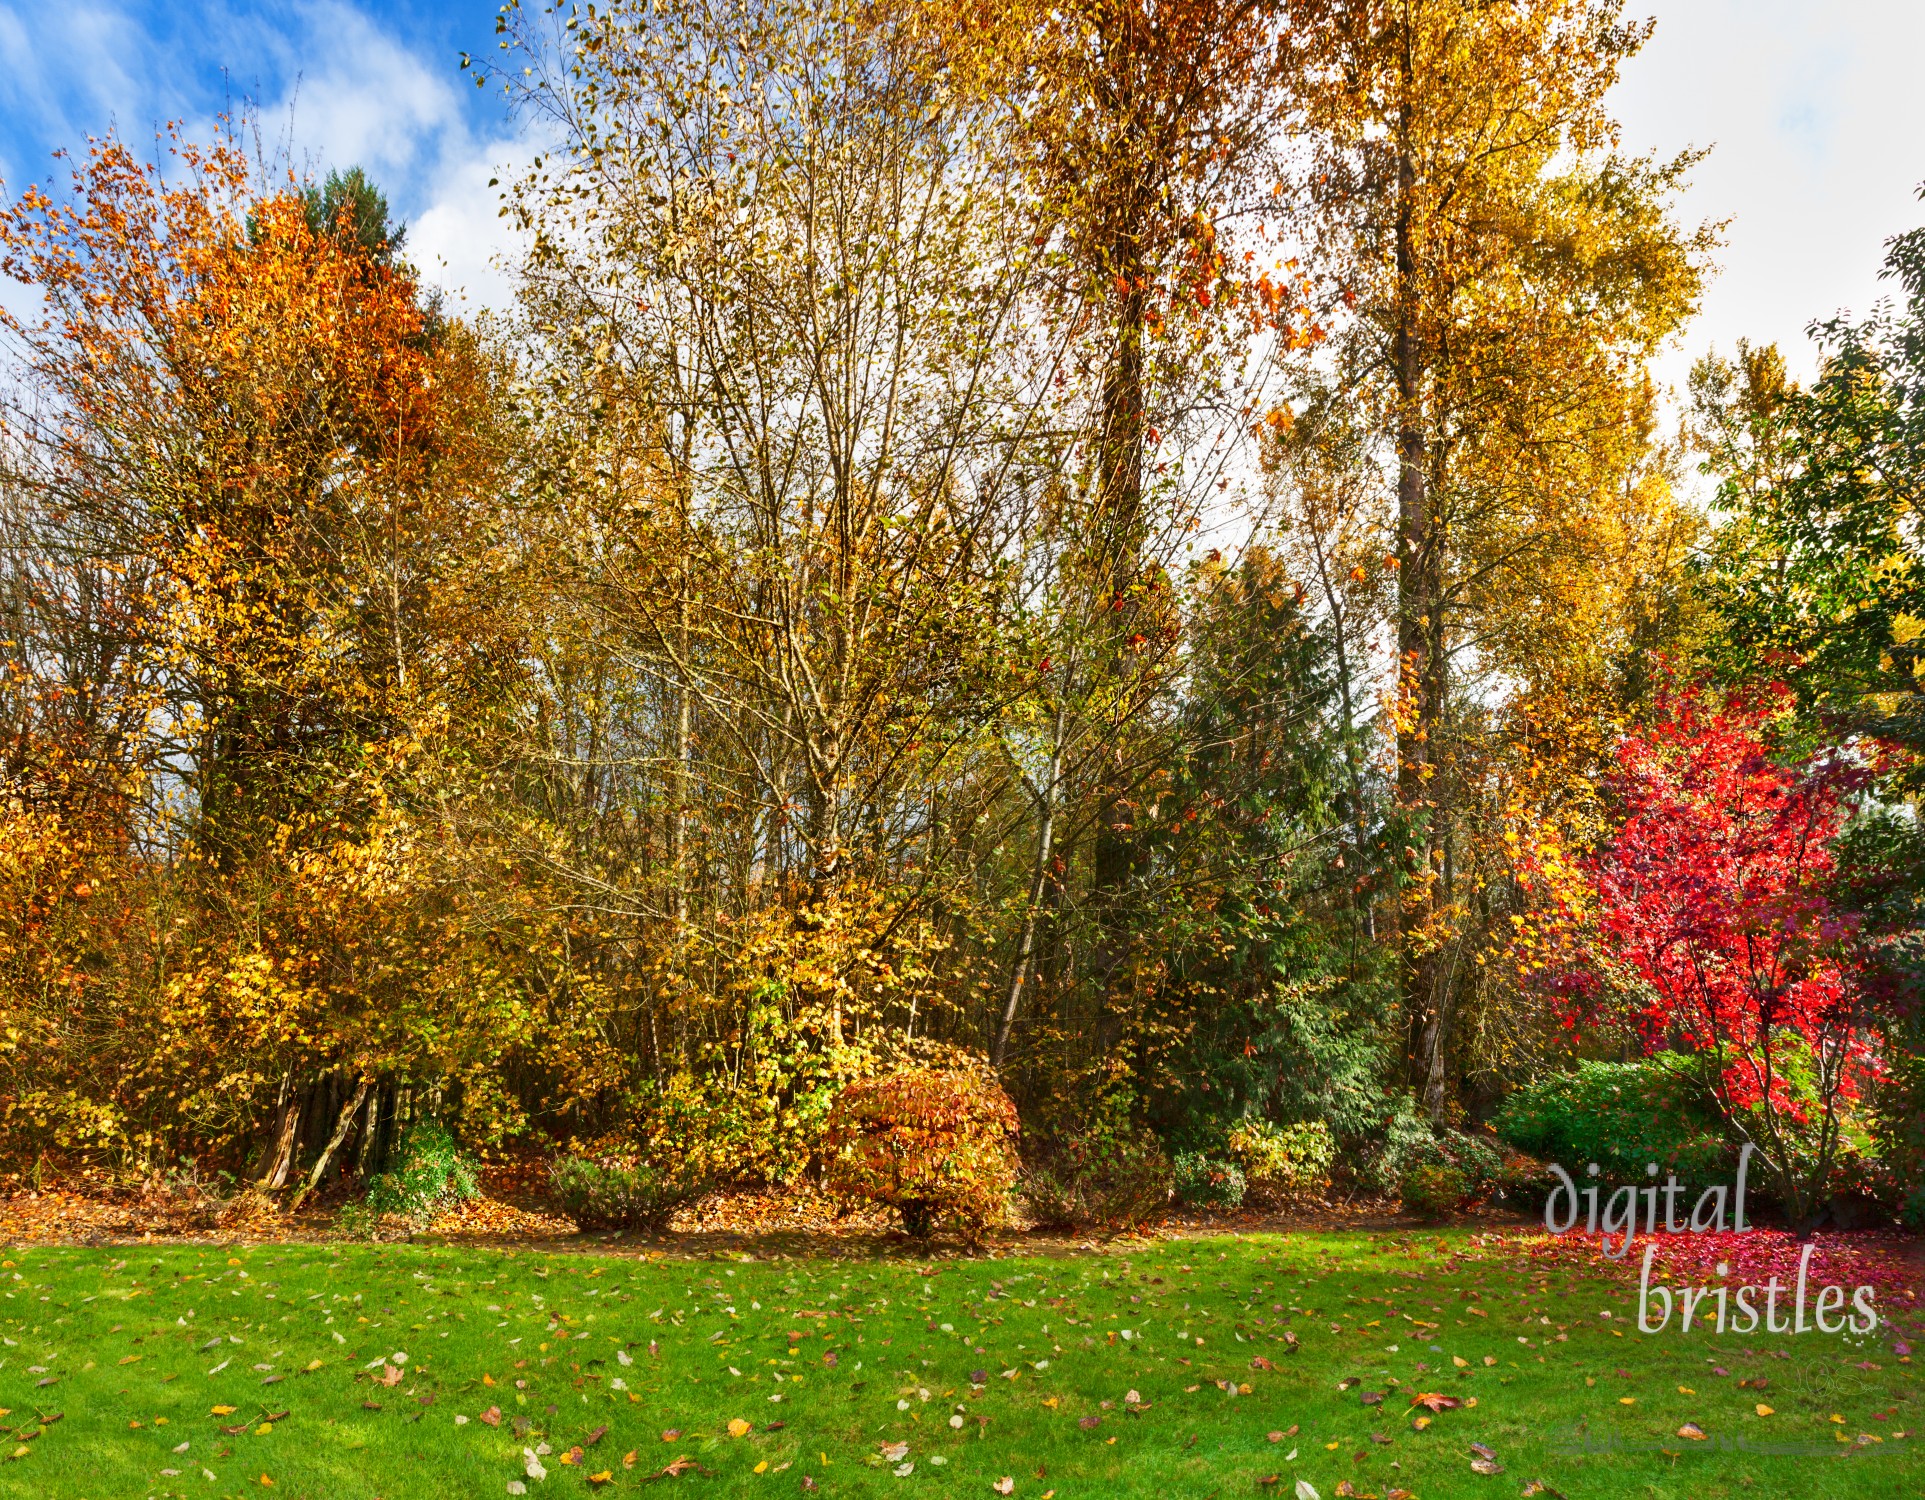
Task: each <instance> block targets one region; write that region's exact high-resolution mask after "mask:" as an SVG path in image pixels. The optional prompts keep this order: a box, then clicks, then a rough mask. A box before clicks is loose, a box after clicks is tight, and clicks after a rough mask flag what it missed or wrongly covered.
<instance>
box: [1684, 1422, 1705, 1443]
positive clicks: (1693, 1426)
mask: <svg viewBox="0 0 1925 1500" xmlns="http://www.w3.org/2000/svg"><path fill="white" fill-rule="evenodd" d="M1678 1436H1679V1437H1681V1438H1690V1439H1691V1441H1692V1442H1694V1443H1702V1442H1703V1441H1704V1440H1705V1436H1704V1429H1703V1428H1702V1427H1700V1426H1699V1425H1698V1424H1697V1423H1696V1422H1686V1423H1685V1424H1684V1426H1682V1427H1680V1428H1679V1429H1678Z"/></svg>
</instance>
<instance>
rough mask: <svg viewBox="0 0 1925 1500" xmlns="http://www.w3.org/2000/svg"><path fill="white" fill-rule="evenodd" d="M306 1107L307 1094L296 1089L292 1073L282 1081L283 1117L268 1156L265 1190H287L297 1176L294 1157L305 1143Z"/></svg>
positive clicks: (262, 1183) (264, 1179) (263, 1185)
mask: <svg viewBox="0 0 1925 1500" xmlns="http://www.w3.org/2000/svg"><path fill="white" fill-rule="evenodd" d="M306 1104H307V1091H306V1090H305V1089H302V1090H299V1091H297V1090H296V1089H295V1087H294V1074H293V1073H292V1072H289V1073H288V1074H287V1076H286V1077H284V1078H283V1079H282V1080H281V1100H280V1108H281V1118H280V1122H279V1124H278V1125H277V1126H276V1127H275V1132H274V1150H273V1153H272V1154H271V1155H270V1156H269V1157H268V1163H267V1171H266V1172H264V1173H263V1174H262V1176H261V1179H260V1185H261V1186H262V1187H264V1188H269V1189H275V1188H284V1187H286V1186H287V1180H288V1178H289V1177H290V1176H292V1175H293V1172H294V1156H295V1152H296V1151H297V1149H298V1148H299V1146H300V1143H301V1115H302V1114H303V1112H304V1110H305V1107H306Z"/></svg>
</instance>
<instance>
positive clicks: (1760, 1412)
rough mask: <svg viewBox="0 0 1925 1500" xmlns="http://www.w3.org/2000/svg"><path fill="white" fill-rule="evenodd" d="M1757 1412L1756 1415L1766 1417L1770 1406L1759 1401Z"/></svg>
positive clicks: (1769, 1411)
mask: <svg viewBox="0 0 1925 1500" xmlns="http://www.w3.org/2000/svg"><path fill="white" fill-rule="evenodd" d="M1757 1412H1758V1415H1759V1416H1761V1417H1768V1416H1770V1415H1771V1408H1770V1407H1769V1406H1766V1405H1765V1404H1764V1402H1762V1401H1760V1402H1759V1403H1758V1405H1757Z"/></svg>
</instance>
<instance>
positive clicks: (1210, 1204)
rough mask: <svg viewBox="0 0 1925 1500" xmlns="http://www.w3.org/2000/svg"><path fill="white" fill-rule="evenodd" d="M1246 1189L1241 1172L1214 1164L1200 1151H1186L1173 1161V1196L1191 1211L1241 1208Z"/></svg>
mask: <svg viewBox="0 0 1925 1500" xmlns="http://www.w3.org/2000/svg"><path fill="white" fill-rule="evenodd" d="M1247 1185H1248V1184H1247V1183H1246V1181H1245V1179H1244V1176H1243V1168H1241V1167H1239V1166H1238V1165H1237V1164H1236V1163H1235V1162H1233V1161H1216V1160H1213V1159H1211V1158H1210V1157H1207V1156H1205V1155H1204V1154H1203V1153H1202V1152H1201V1151H1185V1152H1184V1153H1183V1154H1182V1155H1180V1156H1178V1157H1177V1159H1176V1196H1177V1198H1178V1200H1179V1201H1181V1202H1183V1203H1185V1204H1187V1205H1188V1206H1189V1207H1191V1208H1241V1207H1243V1194H1244V1190H1245V1188H1246V1187H1247Z"/></svg>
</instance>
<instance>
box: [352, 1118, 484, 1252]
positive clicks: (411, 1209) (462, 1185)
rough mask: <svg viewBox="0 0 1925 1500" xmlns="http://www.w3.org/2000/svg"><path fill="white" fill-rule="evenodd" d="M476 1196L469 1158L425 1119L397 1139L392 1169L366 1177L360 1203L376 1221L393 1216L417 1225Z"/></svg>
mask: <svg viewBox="0 0 1925 1500" xmlns="http://www.w3.org/2000/svg"><path fill="white" fill-rule="evenodd" d="M480 1196H481V1184H480V1181H479V1180H478V1178H477V1177H476V1173H475V1162H474V1158H473V1157H471V1156H469V1155H468V1154H467V1153H465V1152H464V1151H462V1149H461V1147H460V1146H459V1145H458V1144H457V1143H456V1141H455V1138H454V1136H453V1135H452V1134H450V1133H449V1131H448V1129H447V1127H446V1126H444V1125H441V1124H438V1123H436V1122H435V1121H432V1120H427V1121H423V1122H421V1123H420V1124H417V1125H414V1126H412V1127H410V1129H409V1130H408V1133H407V1134H406V1135H405V1136H403V1137H402V1139H401V1149H400V1152H399V1154H398V1160H397V1163H396V1165H395V1167H394V1168H393V1169H392V1170H391V1171H387V1172H382V1173H380V1174H379V1175H377V1176H376V1177H374V1178H372V1179H371V1180H370V1181H369V1183H368V1191H367V1199H366V1202H367V1210H368V1212H369V1213H371V1214H373V1215H374V1216H375V1217H376V1218H377V1219H379V1218H382V1217H384V1216H386V1215H389V1214H393V1215H396V1216H397V1217H400V1218H402V1219H406V1220H407V1221H408V1222H409V1223H410V1224H412V1225H414V1226H415V1227H417V1228H420V1227H423V1226H425V1225H426V1224H428V1223H429V1221H431V1220H432V1219H433V1218H434V1216H435V1215H436V1214H438V1213H440V1212H441V1211H442V1210H443V1209H447V1208H452V1207H454V1206H455V1205H456V1204H457V1203H465V1202H467V1201H468V1200H470V1199H472V1198H479V1197H480Z"/></svg>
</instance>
